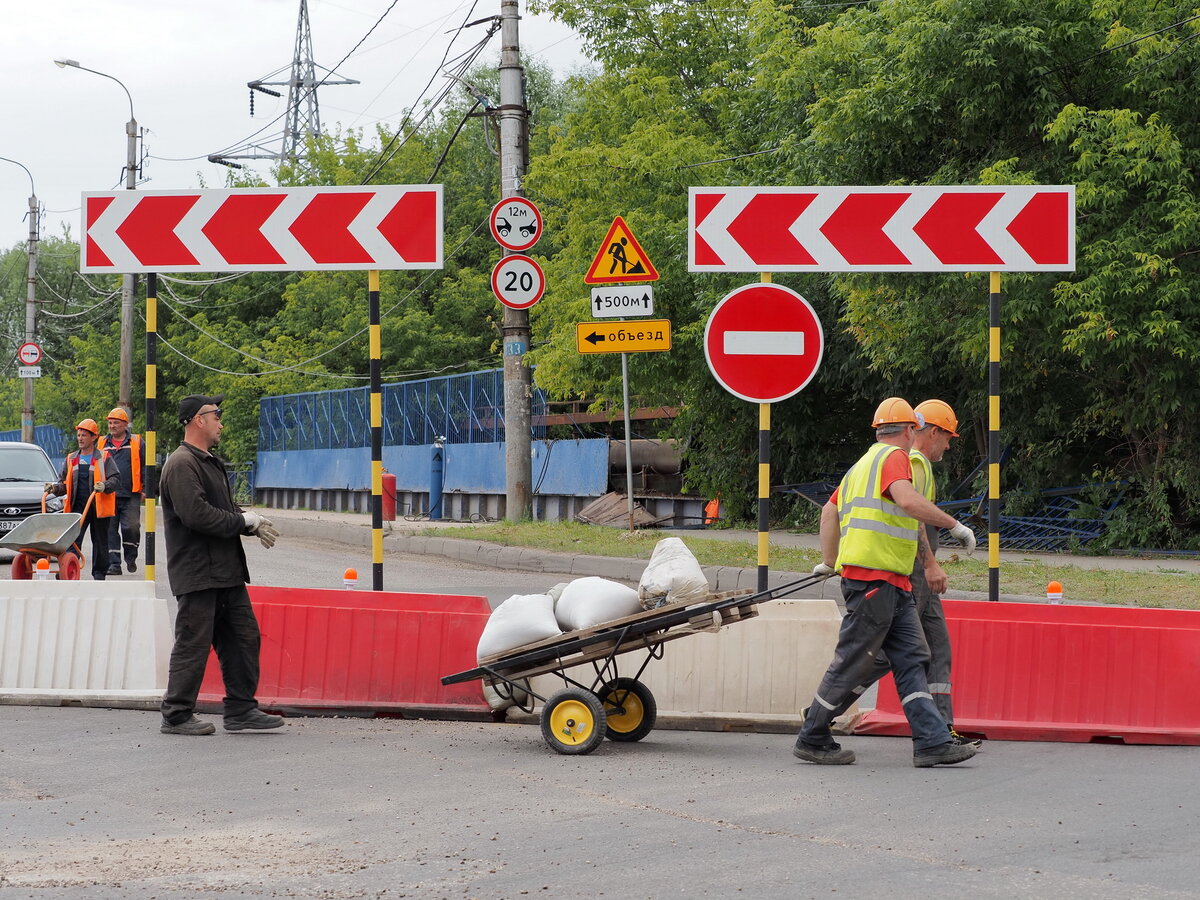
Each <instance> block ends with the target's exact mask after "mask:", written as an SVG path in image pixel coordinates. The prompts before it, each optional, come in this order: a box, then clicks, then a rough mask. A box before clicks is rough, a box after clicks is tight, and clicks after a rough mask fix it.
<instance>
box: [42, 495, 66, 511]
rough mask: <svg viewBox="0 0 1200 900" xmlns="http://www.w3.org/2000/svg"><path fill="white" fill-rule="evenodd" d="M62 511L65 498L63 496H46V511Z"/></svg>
mask: <svg viewBox="0 0 1200 900" xmlns="http://www.w3.org/2000/svg"><path fill="white" fill-rule="evenodd" d="M62 511H63V498H62V497H53V496H51V497H47V498H46V512H52V513H58V512H62Z"/></svg>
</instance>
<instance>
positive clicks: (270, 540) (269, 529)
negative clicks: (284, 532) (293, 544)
mask: <svg viewBox="0 0 1200 900" xmlns="http://www.w3.org/2000/svg"><path fill="white" fill-rule="evenodd" d="M259 518H260V519H262V521H261V522H260V523H259V526H258V530H257V531H255V532H254V533H255V534H256V535H257V536H258V541H259V543H260V544H262V545H263V546H264V547H266V548H267V549H268V550H270V549H271V548H272V547H274V546H275V539H276V538H277V537H279V529H278V528H276V527H275V526H274V525H272V524H271V520H270V519H267V518H264V517H262V516H259Z"/></svg>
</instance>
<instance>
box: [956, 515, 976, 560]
mask: <svg viewBox="0 0 1200 900" xmlns="http://www.w3.org/2000/svg"><path fill="white" fill-rule="evenodd" d="M950 537H952V538H956V539H957V540H958V541H960V542H961V543H962V545H963V547H964V548H965V549H966V551H967V556H970V555H971V554H972V553H974V552H975V532H973V531H972V530H971V529H970V528H968V527H967V526H966V525H964V524H963V523H962V522H959V523H958V524H957V525H955V526H954V527H953V528H951V529H950Z"/></svg>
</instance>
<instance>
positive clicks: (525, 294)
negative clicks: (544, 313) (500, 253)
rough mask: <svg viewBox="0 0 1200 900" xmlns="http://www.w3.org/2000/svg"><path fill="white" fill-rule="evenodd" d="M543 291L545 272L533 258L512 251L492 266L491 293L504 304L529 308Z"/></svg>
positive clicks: (544, 287) (544, 290) (539, 297)
mask: <svg viewBox="0 0 1200 900" xmlns="http://www.w3.org/2000/svg"><path fill="white" fill-rule="evenodd" d="M545 292H546V273H545V272H543V271H542V267H541V266H539V265H538V264H537V260H535V259H532V258H530V257H528V256H522V255H521V254H520V253H514V254H513V255H512V256H506V257H504V259H502V260H500V262H498V263H496V265H495V266H494V267H493V268H492V293H493V294H495V295H496V299H497V300H499V301H500V302H501V303H503V304H504V305H505V306H509V307H512V308H513V309H529V307H531V306H533V304H535V303H537V302H538V301H539V300H541V299H542V294H544V293H545Z"/></svg>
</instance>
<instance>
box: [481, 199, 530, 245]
mask: <svg viewBox="0 0 1200 900" xmlns="http://www.w3.org/2000/svg"><path fill="white" fill-rule="evenodd" d="M488 224H489V225H491V228H492V237H494V238H495V239H496V243H497V244H499V245H500V246H501V247H503V248H504V249H505V250H513V251H515V252H517V253H524V252H525V251H526V250H528V249H529V248H530V247H532V246H533V245H534V244H536V243H537V242H538V238H540V237H541V236H542V213H541V210H539V209H538V208H537V206H536V205H535V204H534V203H533V202H532V201H530V200H526V199H525V198H524V197H508V198H507V199H505V200H501V201H500V202H499V203H497V204H496V205H495V206H493V207H492V215H491V217H490V218H489V219H488Z"/></svg>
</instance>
